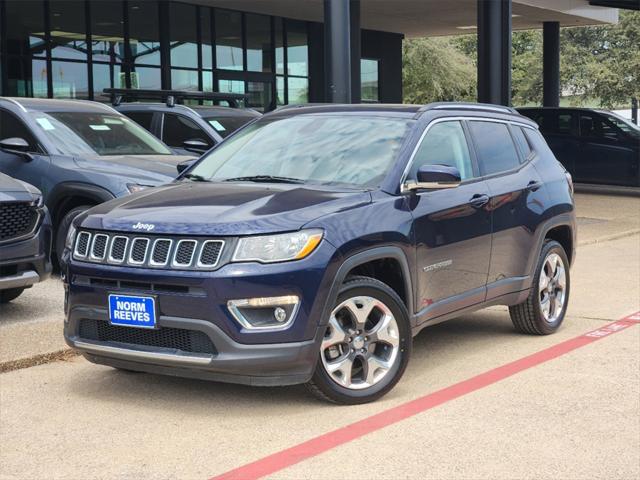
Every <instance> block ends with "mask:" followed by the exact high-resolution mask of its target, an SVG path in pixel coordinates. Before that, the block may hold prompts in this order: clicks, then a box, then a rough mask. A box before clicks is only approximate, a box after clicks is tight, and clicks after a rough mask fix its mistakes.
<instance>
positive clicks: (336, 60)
mask: <svg viewBox="0 0 640 480" xmlns="http://www.w3.org/2000/svg"><path fill="white" fill-rule="evenodd" d="M349 10H350V8H349V0H324V42H325V48H324V55H325V74H326V83H327V101H328V102H331V103H351V20H350V12H349Z"/></svg>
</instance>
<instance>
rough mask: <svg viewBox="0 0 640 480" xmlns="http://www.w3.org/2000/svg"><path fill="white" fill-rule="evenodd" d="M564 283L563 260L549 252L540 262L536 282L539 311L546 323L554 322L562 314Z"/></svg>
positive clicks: (564, 296) (565, 280) (564, 297)
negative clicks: (540, 267) (542, 261)
mask: <svg viewBox="0 0 640 480" xmlns="http://www.w3.org/2000/svg"><path fill="white" fill-rule="evenodd" d="M566 285H567V276H566V271H565V266H564V262H563V261H562V258H561V257H560V255H558V254H557V253H551V254H550V255H549V256H547V258H546V259H545V261H544V263H543V264H542V270H541V271H540V280H539V282H538V292H539V301H540V311H541V312H542V315H543V317H544V319H545V321H546V322H547V323H555V322H556V320H558V318H559V317H560V315H561V314H562V310H563V308H564V303H565V299H566Z"/></svg>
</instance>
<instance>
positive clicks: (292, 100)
mask: <svg viewBox="0 0 640 480" xmlns="http://www.w3.org/2000/svg"><path fill="white" fill-rule="evenodd" d="M287 86H288V87H289V104H290V105H293V104H296V103H308V102H309V80H308V79H306V78H295V77H289V78H288V80H287Z"/></svg>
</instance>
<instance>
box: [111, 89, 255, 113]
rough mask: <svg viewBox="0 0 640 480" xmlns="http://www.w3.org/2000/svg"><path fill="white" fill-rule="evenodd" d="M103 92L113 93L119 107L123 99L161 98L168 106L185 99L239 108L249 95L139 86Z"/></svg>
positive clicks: (114, 102)
mask: <svg viewBox="0 0 640 480" xmlns="http://www.w3.org/2000/svg"><path fill="white" fill-rule="evenodd" d="M102 92H103V93H106V94H108V95H111V104H112V105H113V106H114V107H117V106H118V105H120V104H121V103H122V101H123V100H125V101H126V100H141V99H146V100H161V101H163V102H165V103H166V104H167V107H173V106H175V104H176V103H181V102H182V101H183V100H211V101H218V102H219V101H225V102H227V103H228V104H229V106H230V107H233V108H238V107H240V106H242V105H241V103H244V102H245V101H246V100H247V99H248V96H247V95H244V94H242V93H222V92H194V91H189V90H147V89H137V88H105V89H104V90H102Z"/></svg>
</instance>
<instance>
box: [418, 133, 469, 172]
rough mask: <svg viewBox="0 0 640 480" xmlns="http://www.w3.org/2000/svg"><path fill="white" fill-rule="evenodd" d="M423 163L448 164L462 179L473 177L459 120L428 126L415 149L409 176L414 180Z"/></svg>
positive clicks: (467, 149)
mask: <svg viewBox="0 0 640 480" xmlns="http://www.w3.org/2000/svg"><path fill="white" fill-rule="evenodd" d="M423 165H448V166H450V167H455V168H457V169H458V171H459V172H460V178H461V179H462V180H465V179H467V178H471V177H473V167H472V164H471V158H470V156H469V147H468V146H467V140H466V138H465V136H464V130H463V129H462V125H461V124H460V122H441V123H436V124H435V125H433V126H432V127H431V128H429V131H428V132H427V134H426V135H425V136H424V139H423V140H422V143H421V144H420V146H419V147H418V150H417V151H416V154H415V157H414V159H413V164H412V165H411V170H410V172H409V178H410V179H412V180H415V179H416V178H417V172H418V169H419V168H420V167H422V166H423Z"/></svg>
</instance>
